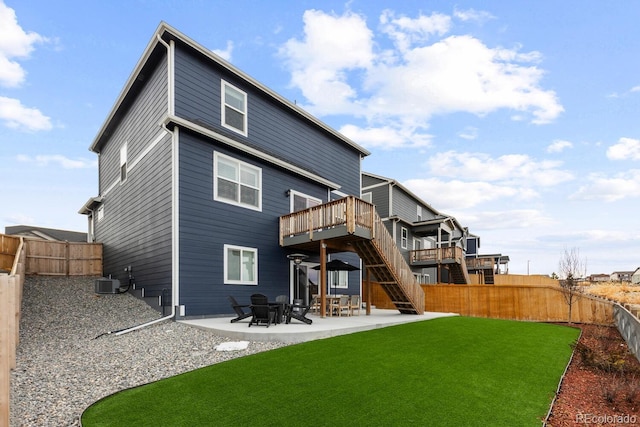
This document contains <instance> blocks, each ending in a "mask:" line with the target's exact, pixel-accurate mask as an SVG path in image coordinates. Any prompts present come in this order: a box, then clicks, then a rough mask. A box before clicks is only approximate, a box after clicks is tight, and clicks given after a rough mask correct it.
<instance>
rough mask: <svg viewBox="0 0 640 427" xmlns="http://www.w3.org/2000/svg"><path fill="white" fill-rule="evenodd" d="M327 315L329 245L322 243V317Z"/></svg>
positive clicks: (322, 241)
mask: <svg viewBox="0 0 640 427" xmlns="http://www.w3.org/2000/svg"><path fill="white" fill-rule="evenodd" d="M326 314H327V244H326V243H325V242H324V240H321V241H320V317H325V315H326Z"/></svg>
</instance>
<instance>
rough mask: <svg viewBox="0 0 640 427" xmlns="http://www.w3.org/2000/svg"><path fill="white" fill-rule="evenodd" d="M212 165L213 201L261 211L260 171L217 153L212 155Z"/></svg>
mask: <svg viewBox="0 0 640 427" xmlns="http://www.w3.org/2000/svg"><path fill="white" fill-rule="evenodd" d="M213 163H214V183H213V191H214V195H213V198H214V200H217V201H220V202H225V203H230V204H233V205H238V206H242V207H245V208H249V209H254V210H257V211H259V210H261V209H262V169H260V168H257V167H255V166H253V165H250V164H248V163H245V162H241V161H240V160H236V159H234V158H233V157H229V156H225V155H224V154H220V153H218V152H215V153H214V154H213Z"/></svg>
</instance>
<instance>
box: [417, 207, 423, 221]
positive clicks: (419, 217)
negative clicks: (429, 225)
mask: <svg viewBox="0 0 640 427" xmlns="http://www.w3.org/2000/svg"><path fill="white" fill-rule="evenodd" d="M416 216H417V217H418V222H420V221H422V206H420V205H418V208H417V209H416Z"/></svg>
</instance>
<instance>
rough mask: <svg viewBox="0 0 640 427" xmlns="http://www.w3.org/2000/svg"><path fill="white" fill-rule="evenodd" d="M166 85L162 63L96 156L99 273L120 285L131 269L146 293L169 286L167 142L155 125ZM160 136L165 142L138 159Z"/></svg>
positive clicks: (162, 110)
mask: <svg viewBox="0 0 640 427" xmlns="http://www.w3.org/2000/svg"><path fill="white" fill-rule="evenodd" d="M166 82H167V62H166V59H164V60H162V61H160V63H159V64H158V65H157V67H156V68H155V70H154V71H153V72H152V73H150V75H149V76H148V79H147V82H146V83H145V85H144V86H143V87H142V89H141V91H140V93H139V94H138V96H137V97H136V98H135V100H134V101H133V102H132V104H131V105H130V106H129V107H128V109H127V112H126V114H125V115H124V116H123V118H122V120H121V121H120V122H119V123H118V125H117V127H115V128H114V131H113V133H112V135H111V136H110V137H109V140H108V141H107V142H106V143H105V144H104V146H103V147H102V149H101V152H100V157H99V174H100V180H99V185H100V194H101V195H103V196H104V201H103V206H104V219H102V220H101V221H96V224H95V235H96V239H97V241H99V242H101V243H103V247H104V260H103V264H104V267H103V268H104V274H105V275H109V274H111V275H112V276H113V277H114V278H118V279H120V280H121V281H122V282H123V283H125V282H126V280H127V273H126V272H124V268H125V267H127V266H132V267H133V270H134V276H135V278H136V283H137V285H138V286H142V287H147V286H149V287H150V288H148V289H150V290H151V289H154V288H157V289H162V288H164V287H167V286H168V287H170V285H171V197H170V195H171V138H170V136H169V135H167V134H166V132H165V131H164V130H162V128H161V127H160V126H158V123H159V121H160V119H161V118H162V117H163V116H164V115H165V114H166V112H167V86H166ZM163 134H164V135H165V136H164V139H163V140H162V141H161V142H160V143H159V144H158V145H157V146H156V147H155V148H154V149H153V150H151V151H150V152H149V153H147V154H146V156H145V157H144V158H142V157H141V156H142V153H143V151H144V150H145V149H147V148H148V147H149V146H150V145H151V143H152V142H153V141H154V140H155V139H156V138H158V137H159V136H160V135H163ZM125 142H126V143H127V151H128V155H127V160H128V164H129V168H130V170H129V172H128V176H127V180H126V181H125V182H124V183H122V184H120V183H119V176H120V147H121V146H122V145H123V144H124V143H125ZM136 160H139V162H138V163H137V164H136V165H135V167H133V166H132V163H133V162H134V161H136ZM114 183H116V185H115V186H114V187H112V184H114ZM109 189H110V190H109ZM107 190H109V191H108V192H107Z"/></svg>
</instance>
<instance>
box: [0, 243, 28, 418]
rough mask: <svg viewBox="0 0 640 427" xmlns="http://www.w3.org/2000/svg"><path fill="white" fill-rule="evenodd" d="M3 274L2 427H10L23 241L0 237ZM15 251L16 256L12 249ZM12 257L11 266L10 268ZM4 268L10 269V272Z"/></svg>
mask: <svg viewBox="0 0 640 427" xmlns="http://www.w3.org/2000/svg"><path fill="white" fill-rule="evenodd" d="M0 246H1V247H2V249H1V251H2V265H1V267H0V268H1V269H2V270H9V272H8V273H1V274H0V426H8V425H9V398H10V391H11V370H12V369H14V368H15V366H16V349H17V347H18V340H19V337H20V307H21V305H22V286H23V284H24V276H25V244H24V241H23V239H21V238H16V237H10V236H4V235H0ZM7 248H15V249H14V250H13V254H11V253H9V251H10V250H9V249H7ZM9 257H10V258H11V262H10V264H9V265H7V263H9V261H8V260H9ZM5 267H9V268H8V269H7V268H5Z"/></svg>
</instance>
